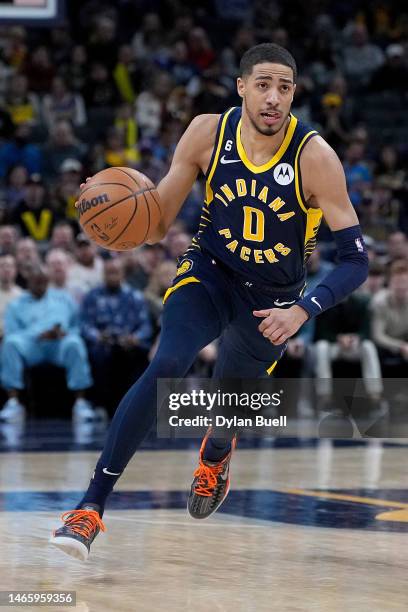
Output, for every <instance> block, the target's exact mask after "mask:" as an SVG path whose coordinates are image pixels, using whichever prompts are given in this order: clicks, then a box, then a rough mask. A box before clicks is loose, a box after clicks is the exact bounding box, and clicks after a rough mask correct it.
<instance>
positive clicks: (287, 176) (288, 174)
mask: <svg viewBox="0 0 408 612" xmlns="http://www.w3.org/2000/svg"><path fill="white" fill-rule="evenodd" d="M273 178H274V179H275V181H276V182H277V183H279V185H289V184H290V183H291V182H292V181H293V179H294V178H295V172H294V170H293V168H292V166H291V165H290V164H278V165H277V166H276V168H275V170H274V171H273Z"/></svg>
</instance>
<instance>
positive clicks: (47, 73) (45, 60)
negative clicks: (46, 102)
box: [24, 45, 56, 94]
mask: <svg viewBox="0 0 408 612" xmlns="http://www.w3.org/2000/svg"><path fill="white" fill-rule="evenodd" d="M55 66H56V64H55V63H54V62H52V61H51V58H50V52H49V49H48V48H47V47H46V46H44V45H41V46H39V47H37V48H36V49H34V50H33V51H32V53H31V54H30V55H29V56H28V57H27V61H26V63H25V65H24V74H25V75H26V77H27V80H28V86H29V88H30V90H31V91H33V92H35V93H36V94H44V93H47V92H48V91H49V90H50V87H51V83H52V80H53V78H54V76H55Z"/></svg>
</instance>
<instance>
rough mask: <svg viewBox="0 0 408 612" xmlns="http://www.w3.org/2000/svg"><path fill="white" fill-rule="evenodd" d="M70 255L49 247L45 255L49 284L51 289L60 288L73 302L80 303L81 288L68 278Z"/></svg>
mask: <svg viewBox="0 0 408 612" xmlns="http://www.w3.org/2000/svg"><path fill="white" fill-rule="evenodd" d="M72 261H73V260H72V257H71V255H69V254H68V253H67V251H63V250H62V249H50V250H49V251H48V252H47V254H46V256H45V265H46V267H47V272H48V277H49V285H50V287H52V288H53V289H62V290H64V291H66V292H67V293H69V295H70V296H71V297H72V298H73V300H74V302H76V303H77V304H79V303H80V301H81V299H82V296H83V291H82V288H81V287H80V286H79V285H78V284H75V283H73V282H72V281H70V280H69V270H70V267H71V266H72Z"/></svg>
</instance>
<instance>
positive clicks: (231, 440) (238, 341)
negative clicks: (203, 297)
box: [187, 319, 286, 519]
mask: <svg viewBox="0 0 408 612" xmlns="http://www.w3.org/2000/svg"><path fill="white" fill-rule="evenodd" d="M243 324H244V327H242V325H243ZM258 325H259V322H258V323H256V322H255V323H253V322H252V321H251V320H248V319H247V320H246V322H245V323H244V322H243V321H240V323H239V324H238V325H237V324H236V323H235V322H234V323H232V324H230V325H229V326H228V328H227V329H226V330H225V331H224V333H223V336H222V338H221V342H220V347H219V353H218V358H217V362H216V365H215V369H214V378H216V379H231V384H232V385H233V388H232V389H231V392H234V391H235V392H236V391H237V385H239V380H240V379H248V378H263V377H267V376H268V375H269V374H270V373H272V371H273V369H274V366H275V364H276V363H277V361H278V360H279V359H280V357H281V356H282V354H283V352H284V350H285V348H286V345H285V344H282V345H279V346H274V345H273V344H271V342H270V341H269V340H267V339H265V338H264V337H263V336H262V334H261V333H260V332H259V331H258V329H257V326H258ZM234 379H235V382H234ZM223 389H224V386H223ZM224 390H225V389H224ZM236 436H237V430H236V429H235V430H234V429H229V430H228V437H225V433H224V432H221V433H220V432H219V431H217V430H216V429H211V430H209V431H208V432H207V435H206V436H205V438H204V440H203V442H202V445H201V448H200V453H199V465H198V468H197V470H196V471H195V473H194V479H193V482H192V485H191V490H190V495H189V498H188V506H187V507H188V511H189V513H190V515H191V516H192V517H193V518H196V519H205V518H207V517H209V516H210V515H211V514H213V513H214V512H215V511H216V510H217V509H218V508H219V507H220V506H221V504H222V502H223V501H224V500H225V498H226V497H227V495H228V491H229V487H230V478H229V469H230V461H231V457H232V452H233V450H234V448H235V446H236V439H237V438H236Z"/></svg>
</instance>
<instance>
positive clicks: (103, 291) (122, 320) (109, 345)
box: [81, 259, 152, 407]
mask: <svg viewBox="0 0 408 612" xmlns="http://www.w3.org/2000/svg"><path fill="white" fill-rule="evenodd" d="M123 281H124V272H123V264H122V262H121V260H120V259H108V260H106V262H105V265H104V282H103V284H102V285H101V286H98V287H95V289H92V290H91V291H90V292H89V293H88V294H87V295H86V296H85V297H84V300H83V303H82V309H81V325H82V336H83V337H84V338H85V340H86V343H87V346H88V352H89V357H90V360H91V363H92V365H93V371H94V380H95V386H94V401H95V403H96V404H97V405H100V406H104V407H111V403H110V401H109V399H113V397H112V393H115V398H114V399H115V400H116V399H117V398H118V396H120V393H119V391H118V387H121V388H124V387H126V386H127V384H129V382H130V381H131V380H133V381H134V380H135V378H137V376H138V375H140V374H141V373H142V371H143V370H144V369H145V367H146V365H147V351H148V349H149V347H150V344H151V335H152V326H151V323H150V318H149V311H148V307H147V304H146V302H145V299H144V297H143V294H142V293H140V292H139V291H136V290H135V289H132V288H130V287H128V286H126V285H125V284H124V282H123ZM129 377H130V379H129ZM112 380H114V381H115V385H112ZM118 383H119V384H118ZM113 387H114V388H113ZM107 401H108V405H107V403H106V402H107ZM112 404H113V402H112Z"/></svg>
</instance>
